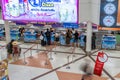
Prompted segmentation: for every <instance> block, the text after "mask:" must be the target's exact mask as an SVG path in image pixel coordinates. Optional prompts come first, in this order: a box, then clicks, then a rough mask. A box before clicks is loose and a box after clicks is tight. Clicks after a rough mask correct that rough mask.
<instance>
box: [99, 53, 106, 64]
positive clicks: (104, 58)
mask: <svg viewBox="0 0 120 80" xmlns="http://www.w3.org/2000/svg"><path fill="white" fill-rule="evenodd" d="M98 60H99V61H100V62H106V61H107V60H108V56H107V55H106V54H105V53H104V54H103V55H102V56H98Z"/></svg>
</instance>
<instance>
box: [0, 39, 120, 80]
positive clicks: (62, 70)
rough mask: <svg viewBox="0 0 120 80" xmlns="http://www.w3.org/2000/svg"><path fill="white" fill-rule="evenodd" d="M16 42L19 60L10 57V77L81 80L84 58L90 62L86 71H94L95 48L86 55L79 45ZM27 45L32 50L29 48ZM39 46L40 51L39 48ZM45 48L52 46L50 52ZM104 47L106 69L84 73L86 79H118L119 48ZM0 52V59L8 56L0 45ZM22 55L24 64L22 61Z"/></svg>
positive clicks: (2, 44)
mask: <svg viewBox="0 0 120 80" xmlns="http://www.w3.org/2000/svg"><path fill="white" fill-rule="evenodd" d="M19 44H20V47H21V48H22V51H21V56H20V58H19V60H18V61H13V60H11V61H9V66H8V67H9V77H10V80H81V78H82V76H83V75H84V74H85V73H84V71H83V67H84V64H86V62H87V63H89V64H90V65H89V67H90V70H89V71H90V72H91V73H93V70H94V65H95V60H96V55H97V53H98V51H97V50H94V51H92V52H91V53H92V54H90V56H91V57H89V56H86V53H85V52H84V51H83V50H82V49H81V48H75V49H74V48H72V47H65V46H57V47H56V48H55V47H54V46H53V45H52V46H49V47H42V46H40V45H38V44H32V43H21V42H19ZM0 45H1V46H4V45H6V42H4V41H0ZM31 47H32V48H31ZM28 48H31V49H32V50H28ZM38 49H40V50H43V51H38ZM45 50H52V51H53V52H48V51H45ZM95 51H96V52H95ZM103 51H104V52H106V53H107V55H108V56H109V59H108V61H107V62H106V63H105V65H104V69H105V71H102V75H101V76H100V77H99V76H96V75H91V76H87V77H86V80H112V78H113V80H120V65H119V64H120V51H115V50H103ZM0 52H2V53H1V54H0V59H5V58H6V57H7V52H6V48H5V47H3V48H0ZM94 52H95V53H94ZM24 55H25V56H24ZM31 55H32V57H31ZM24 57H25V62H26V64H24ZM111 77H112V78H111Z"/></svg>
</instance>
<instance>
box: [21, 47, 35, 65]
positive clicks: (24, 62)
mask: <svg viewBox="0 0 120 80" xmlns="http://www.w3.org/2000/svg"><path fill="white" fill-rule="evenodd" d="M34 46H35V45H33V46H32V47H30V48H29V49H27V50H26V51H25V52H24V53H23V55H24V60H23V64H27V62H26V61H25V53H26V52H27V51H29V50H30V54H31V57H32V50H31V49H32V48H33V47H34Z"/></svg>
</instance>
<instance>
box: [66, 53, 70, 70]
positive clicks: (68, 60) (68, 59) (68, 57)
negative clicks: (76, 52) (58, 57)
mask: <svg viewBox="0 0 120 80" xmlns="http://www.w3.org/2000/svg"><path fill="white" fill-rule="evenodd" d="M69 62H70V55H69V56H67V63H68V64H69ZM66 69H70V65H68V66H67V67H66Z"/></svg>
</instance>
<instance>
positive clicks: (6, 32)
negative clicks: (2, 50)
mask: <svg viewBox="0 0 120 80" xmlns="http://www.w3.org/2000/svg"><path fill="white" fill-rule="evenodd" d="M5 36H6V42H7V43H9V42H10V41H11V38H10V26H9V22H8V21H5Z"/></svg>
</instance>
